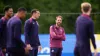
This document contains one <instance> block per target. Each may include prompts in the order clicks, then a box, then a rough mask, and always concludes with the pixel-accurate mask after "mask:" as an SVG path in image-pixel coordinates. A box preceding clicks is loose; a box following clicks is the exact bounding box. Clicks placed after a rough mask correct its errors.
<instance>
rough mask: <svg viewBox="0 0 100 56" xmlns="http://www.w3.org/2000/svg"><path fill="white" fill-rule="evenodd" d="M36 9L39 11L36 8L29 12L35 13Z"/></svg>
mask: <svg viewBox="0 0 100 56" xmlns="http://www.w3.org/2000/svg"><path fill="white" fill-rule="evenodd" d="M37 11H39V10H38V9H33V10H32V11H31V14H33V13H36V12H37Z"/></svg>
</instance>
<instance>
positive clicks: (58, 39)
mask: <svg viewBox="0 0 100 56" xmlns="http://www.w3.org/2000/svg"><path fill="white" fill-rule="evenodd" d="M62 41H65V31H64V28H62V27H59V28H57V27H56V26H55V25H53V26H50V47H56V48H62Z"/></svg>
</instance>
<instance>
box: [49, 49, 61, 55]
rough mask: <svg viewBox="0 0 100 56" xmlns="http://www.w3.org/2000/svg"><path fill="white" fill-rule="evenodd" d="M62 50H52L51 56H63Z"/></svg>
mask: <svg viewBox="0 0 100 56" xmlns="http://www.w3.org/2000/svg"><path fill="white" fill-rule="evenodd" d="M61 54H62V48H50V56H61Z"/></svg>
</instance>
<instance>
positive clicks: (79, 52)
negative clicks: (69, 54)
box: [74, 47, 92, 56]
mask: <svg viewBox="0 0 100 56" xmlns="http://www.w3.org/2000/svg"><path fill="white" fill-rule="evenodd" d="M74 56H92V53H91V51H90V50H89V49H87V48H84V47H75V49H74Z"/></svg>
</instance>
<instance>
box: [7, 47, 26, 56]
mask: <svg viewBox="0 0 100 56" xmlns="http://www.w3.org/2000/svg"><path fill="white" fill-rule="evenodd" d="M7 53H8V56H26V55H25V50H24V48H8V49H7Z"/></svg>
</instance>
